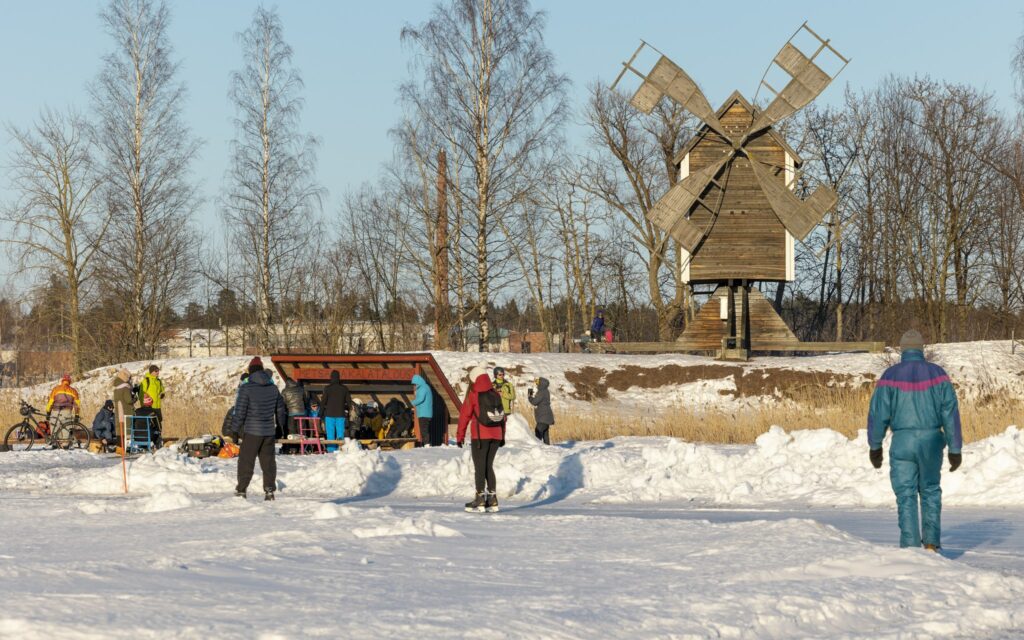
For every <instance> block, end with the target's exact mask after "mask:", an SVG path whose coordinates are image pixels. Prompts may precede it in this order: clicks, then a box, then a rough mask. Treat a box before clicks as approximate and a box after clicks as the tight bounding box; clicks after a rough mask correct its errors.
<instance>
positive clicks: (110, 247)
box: [90, 0, 199, 357]
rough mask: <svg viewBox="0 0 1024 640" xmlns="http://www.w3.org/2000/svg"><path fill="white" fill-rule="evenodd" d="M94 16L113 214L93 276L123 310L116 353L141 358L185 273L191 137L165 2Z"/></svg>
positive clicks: (129, 4) (114, 3)
mask: <svg viewBox="0 0 1024 640" xmlns="http://www.w3.org/2000/svg"><path fill="white" fill-rule="evenodd" d="M100 17H101V18H102V21H103V24H104V26H105V27H106V30H107V33H108V34H109V35H110V37H111V39H112V40H113V42H114V50H113V52H111V53H110V54H109V55H107V56H106V57H105V58H104V64H103V69H102V70H101V72H100V75H99V77H98V78H97V80H96V82H95V83H94V84H93V85H92V86H91V88H90V89H91V93H92V98H93V102H94V105H95V110H96V115H97V119H98V124H97V127H96V130H95V139H96V141H97V144H98V145H99V147H100V148H101V150H102V157H103V162H104V174H105V175H106V176H107V184H106V187H107V188H106V190H105V193H104V197H105V198H106V202H107V206H108V207H109V208H110V209H111V211H112V213H113V220H112V223H111V226H110V234H109V239H110V241H109V242H108V243H107V244H106V245H105V246H104V248H103V257H104V268H103V269H102V275H103V277H104V286H105V288H106V290H107V291H109V293H110V295H112V296H114V297H116V298H117V299H118V300H119V301H120V307H121V308H122V309H123V313H124V318H123V321H124V330H123V331H122V336H121V338H122V343H123V344H122V345H121V346H122V349H123V351H124V353H123V354H122V355H125V356H132V357H151V356H152V355H153V353H154V351H155V347H156V344H157V342H158V340H159V334H160V332H161V331H162V330H163V329H164V328H166V326H167V325H168V321H169V317H168V313H167V311H168V309H171V308H173V307H174V305H175V304H178V303H181V302H183V301H184V300H183V294H184V293H185V292H186V290H187V287H188V285H189V282H190V280H191V279H192V277H193V270H192V269H191V265H190V264H189V261H190V259H191V257H192V253H193V249H194V244H195V242H194V240H195V237H194V234H193V233H192V231H191V221H192V216H193V213H194V211H195V208H196V206H197V204H198V200H197V197H196V193H195V189H194V186H193V185H192V184H191V183H190V182H189V166H190V164H191V162H192V160H193V158H194V157H195V156H196V154H197V152H198V149H199V141H198V140H196V139H195V138H193V136H192V135H191V132H190V131H189V129H188V127H186V126H185V124H184V123H183V122H182V119H181V111H182V109H183V107H184V102H185V86H184V84H182V83H179V82H177V81H176V79H175V77H176V75H177V72H178V63H177V62H175V61H174V60H173V59H172V53H173V51H172V47H171V44H170V41H169V37H168V29H169V23H170V11H169V10H168V8H167V4H166V3H165V2H163V1H162V0H111V2H110V3H109V4H108V5H107V7H106V9H104V10H103V12H102V13H101V14H100Z"/></svg>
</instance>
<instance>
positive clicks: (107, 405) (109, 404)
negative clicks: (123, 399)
mask: <svg viewBox="0 0 1024 640" xmlns="http://www.w3.org/2000/svg"><path fill="white" fill-rule="evenodd" d="M103 408H104V409H113V408H114V401H113V400H111V399H110V398H107V401H106V402H104V403H103Z"/></svg>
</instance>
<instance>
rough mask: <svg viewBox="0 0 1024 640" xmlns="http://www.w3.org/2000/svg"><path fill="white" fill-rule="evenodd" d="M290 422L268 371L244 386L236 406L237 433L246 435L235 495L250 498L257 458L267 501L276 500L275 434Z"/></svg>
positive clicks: (252, 376)
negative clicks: (248, 495)
mask: <svg viewBox="0 0 1024 640" xmlns="http://www.w3.org/2000/svg"><path fill="white" fill-rule="evenodd" d="M287 422H288V410H287V408H286V407H285V404H284V398H282V397H281V392H280V391H278V390H277V387H276V386H275V385H274V383H273V382H271V380H270V376H269V375H267V372H266V371H262V370H261V371H256V372H254V373H252V374H251V375H250V376H249V381H248V382H247V383H245V386H243V387H242V392H241V393H240V394H239V396H238V405H237V406H236V407H235V416H234V421H233V427H234V430H235V431H236V432H238V433H242V434H244V437H243V438H242V447H241V450H240V451H239V452H238V484H237V485H236V486H235V495H236V496H238V497H240V498H245V497H246V493H245V492H246V490H247V489H248V488H249V482H250V481H251V480H252V473H253V470H254V468H255V466H256V458H259V460H260V469H261V470H262V471H263V499H264V500H273V499H274V490H275V489H276V488H277V460H276V459H275V458H274V454H275V451H274V449H275V447H276V445H277V443H276V441H275V438H274V433H275V432H276V431H277V428H278V425H283V424H285V423H287Z"/></svg>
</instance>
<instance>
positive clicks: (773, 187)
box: [747, 154, 839, 241]
mask: <svg viewBox="0 0 1024 640" xmlns="http://www.w3.org/2000/svg"><path fill="white" fill-rule="evenodd" d="M747 157H748V158H750V167H751V168H752V169H753V170H754V177H755V178H757V182H758V184H760V185H761V190H762V191H764V195H765V197H766V198H768V202H769V203H770V204H771V206H772V209H773V210H774V211H775V215H776V216H778V218H779V221H780V222H782V224H783V226H785V227H786V230H787V231H789V232H790V233H791V234H793V237H795V238H796V239H798V240H800V241H803V240H804V238H806V237H807V234H809V233H810V232H811V229H814V227H816V226H818V224H819V223H820V222H821V219H822V218H824V217H825V214H826V213H827V212H828V210H829V209H831V208H832V207H834V206H835V204H836V202H838V200H839V197H838V196H837V195H836V192H835V191H833V190H832V189H830V188H828V187H827V186H825V185H821V186H820V187H818V188H817V189H815V190H814V193H812V194H811V196H810V197H809V198H807V199H806V200H801V199H800V198H798V197H796V195H794V194H793V192H792V191H790V190H789V187H787V186H786V185H784V184H782V182H781V181H779V180H778V179H777V178H776V176H774V175H772V170H771V168H770V167H769V166H768V165H765V164H764V163H762V162H759V161H758V160H756V159H754V158H753V157H750V155H749V154H748V156H747Z"/></svg>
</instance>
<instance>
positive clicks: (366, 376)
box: [292, 368, 417, 382]
mask: <svg viewBox="0 0 1024 640" xmlns="http://www.w3.org/2000/svg"><path fill="white" fill-rule="evenodd" d="M333 371H337V372H338V375H339V376H340V377H341V379H342V381H345V380H360V381H365V380H375V381H394V382H409V381H411V380H412V377H413V376H414V375H416V373H417V371H416V369H406V368H402V369H370V368H365V369H295V370H294V371H293V372H292V378H294V379H296V380H329V379H330V378H331V372H333Z"/></svg>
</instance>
